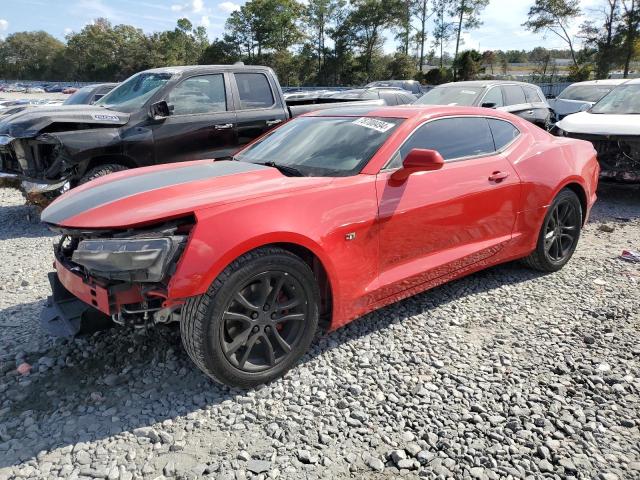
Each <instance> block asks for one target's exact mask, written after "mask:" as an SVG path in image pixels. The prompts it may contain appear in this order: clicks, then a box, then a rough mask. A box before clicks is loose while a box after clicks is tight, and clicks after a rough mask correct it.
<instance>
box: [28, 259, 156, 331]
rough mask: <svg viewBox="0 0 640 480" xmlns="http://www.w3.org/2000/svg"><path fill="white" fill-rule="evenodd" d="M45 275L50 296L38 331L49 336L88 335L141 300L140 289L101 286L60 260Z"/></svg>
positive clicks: (130, 286)
mask: <svg viewBox="0 0 640 480" xmlns="http://www.w3.org/2000/svg"><path fill="white" fill-rule="evenodd" d="M54 267H55V270H56V271H55V272H51V273H49V283H51V293H52V295H51V296H49V298H48V299H47V305H46V306H45V308H44V309H43V311H42V313H41V315H40V324H41V326H42V328H43V329H44V330H45V331H46V332H47V333H49V334H50V335H52V336H56V337H68V336H74V335H78V334H83V333H92V332H95V331H98V330H102V329H104V328H106V327H108V326H110V325H111V324H112V323H111V318H112V316H113V315H114V314H116V313H118V312H120V310H121V309H122V306H123V305H126V304H137V303H139V302H141V301H143V295H142V292H141V291H140V288H139V287H137V286H135V285H119V288H114V287H109V286H107V285H101V284H99V283H98V282H97V281H96V280H94V279H92V278H90V277H85V276H83V275H81V274H80V273H78V272H75V271H73V267H67V266H65V265H64V264H63V263H62V262H61V261H60V260H58V259H56V261H55V262H54Z"/></svg>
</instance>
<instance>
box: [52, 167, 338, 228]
mask: <svg viewBox="0 0 640 480" xmlns="http://www.w3.org/2000/svg"><path fill="white" fill-rule="evenodd" d="M331 181H332V179H331V178H323V177H287V176H285V175H282V174H281V173H280V172H279V171H278V170H277V169H275V168H272V167H265V166H263V165H255V164H252V163H245V162H236V161H217V162H214V161H212V160H201V161H195V162H185V163H177V164H176V163H174V164H167V165H159V166H155V167H146V168H137V169H134V170H130V171H125V172H119V173H114V174H111V175H108V176H106V177H102V178H99V179H97V180H94V181H92V182H89V183H87V184H84V185H81V186H80V187H78V188H75V189H73V190H71V191H69V192H67V193H65V194H64V195H62V196H61V197H59V198H58V199H57V200H55V201H54V202H53V203H52V204H51V205H49V206H48V207H47V208H46V209H45V210H44V211H43V212H42V214H41V219H42V221H43V222H46V223H49V224H51V225H57V226H61V227H67V228H79V229H101V228H104V229H107V228H108V229H123V228H129V227H135V226H140V225H145V224H151V223H154V222H159V221H163V220H168V219H172V218H178V217H181V216H185V215H189V214H191V213H195V212H197V211H198V210H202V209H205V208H210V207H214V206H219V205H224V204H228V203H233V202H239V201H243V200H250V199H254V198H258V197H265V196H270V195H277V194H285V193H286V194H291V192H294V191H299V190H301V189H308V188H313V187H319V186H322V185H326V184H328V183H330V182H331Z"/></svg>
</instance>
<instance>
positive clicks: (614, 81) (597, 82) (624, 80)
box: [569, 78, 630, 87]
mask: <svg viewBox="0 0 640 480" xmlns="http://www.w3.org/2000/svg"><path fill="white" fill-rule="evenodd" d="M627 82H630V80H629V79H628V78H604V79H602V80H587V81H586V82H576V83H572V84H571V85H569V86H570V87H573V86H576V85H622V84H623V83H627Z"/></svg>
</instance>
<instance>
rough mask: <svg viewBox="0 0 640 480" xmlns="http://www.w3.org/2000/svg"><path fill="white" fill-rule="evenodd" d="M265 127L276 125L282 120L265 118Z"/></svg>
mask: <svg viewBox="0 0 640 480" xmlns="http://www.w3.org/2000/svg"><path fill="white" fill-rule="evenodd" d="M266 123H267V127H273V126H274V125H277V124H279V123H282V120H280V119H276V120H267V122H266Z"/></svg>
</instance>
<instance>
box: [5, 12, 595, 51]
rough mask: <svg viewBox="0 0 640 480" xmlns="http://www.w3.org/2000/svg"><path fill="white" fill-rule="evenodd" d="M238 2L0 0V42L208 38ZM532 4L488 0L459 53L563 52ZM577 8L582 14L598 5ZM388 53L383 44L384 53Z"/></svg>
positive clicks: (390, 45)
mask: <svg viewBox="0 0 640 480" xmlns="http://www.w3.org/2000/svg"><path fill="white" fill-rule="evenodd" d="M243 3H244V0H182V1H181V0H63V1H53V0H0V37H5V36H6V35H8V34H10V33H13V32H18V31H23V30H45V31H47V32H49V33H51V34H52V35H54V36H56V37H58V38H60V39H63V38H64V36H65V34H67V33H69V32H72V31H79V30H81V29H82V27H83V26H84V25H86V24H87V23H90V22H91V21H92V20H93V19H95V18H97V17H106V18H108V19H109V20H110V21H111V22H112V23H114V24H118V23H127V24H130V25H134V26H136V27H139V28H142V29H143V30H144V31H145V32H153V31H158V30H166V29H170V28H173V27H174V26H175V23H176V20H177V19H178V18H181V17H187V18H189V19H190V20H191V21H192V22H193V23H194V24H196V25H203V26H205V27H207V31H208V32H209V37H210V38H212V39H213V38H215V37H216V36H219V35H220V34H221V33H222V31H223V30H224V22H225V20H226V18H227V16H228V15H229V13H230V12H232V11H233V10H234V9H237V8H239V6H240V5H241V4H243ZM532 3H533V0H491V1H490V3H489V6H488V7H487V8H486V9H485V11H484V12H483V14H482V20H483V26H482V27H480V28H479V29H478V30H474V31H472V32H470V33H466V34H465V35H464V41H465V48H478V47H479V48H480V49H481V50H487V49H531V48H533V47H536V46H544V47H547V48H562V47H564V44H563V43H562V42H561V41H560V40H558V39H557V38H554V37H553V36H552V34H550V35H548V36H547V38H544V37H543V36H542V35H533V34H532V33H530V32H527V31H525V30H524V29H523V28H522V27H521V26H520V25H521V24H522V22H524V21H525V19H526V12H527V11H528V8H529V6H530V5H531V4H532ZM580 3H581V6H582V7H583V10H585V12H588V11H590V10H591V9H592V8H594V6H596V5H598V3H599V0H582V1H581V2H580ZM580 23H581V20H578V21H577V22H575V27H574V31H577V27H578V25H579V24H580ZM389 38H391V36H389ZM393 49H394V44H393V42H392V41H391V40H389V41H388V42H387V44H386V46H385V50H388V51H392V50H393Z"/></svg>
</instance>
